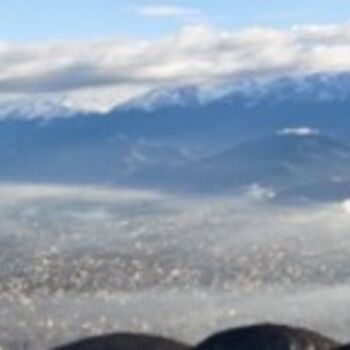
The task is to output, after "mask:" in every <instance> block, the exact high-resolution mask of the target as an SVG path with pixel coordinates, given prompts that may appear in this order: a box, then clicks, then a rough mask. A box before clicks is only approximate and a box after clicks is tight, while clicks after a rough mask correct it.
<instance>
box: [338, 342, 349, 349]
mask: <svg viewBox="0 0 350 350" xmlns="http://www.w3.org/2000/svg"><path fill="white" fill-rule="evenodd" d="M337 350H350V343H349V344H346V345H342V346H339V347H338V348H337Z"/></svg>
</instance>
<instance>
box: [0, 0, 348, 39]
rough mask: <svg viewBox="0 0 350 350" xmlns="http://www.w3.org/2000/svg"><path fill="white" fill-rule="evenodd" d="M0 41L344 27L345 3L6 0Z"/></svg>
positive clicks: (292, 0)
mask: <svg viewBox="0 0 350 350" xmlns="http://www.w3.org/2000/svg"><path fill="white" fill-rule="evenodd" d="M0 14H1V21H0V37H1V39H2V40H4V41H11V42H17V43H30V42H42V41H52V40H66V39H75V40H76V39H78V40H79V39H90V38H97V37H136V38H157V37H161V36H164V35H166V34H169V33H172V32H174V31H176V30H177V29H178V28H180V27H181V26H183V25H186V24H187V25H188V24H199V23H200V24H205V25H209V26H213V27H217V28H224V29H238V28H244V27H250V26H253V25H263V26H271V27H274V28H288V27H291V26H294V25H301V24H330V23H332V24H334V23H343V22H346V21H348V20H349V17H350V1H348V0H321V1H320V0H283V1H280V0H250V1H246V0H230V1H229V0H216V1H213V0H173V1H171V2H167V0H165V2H157V1H155V2H153V1H148V0H134V1H130V0H88V1H86V0H49V1H47V0H11V1H1V2H0Z"/></svg>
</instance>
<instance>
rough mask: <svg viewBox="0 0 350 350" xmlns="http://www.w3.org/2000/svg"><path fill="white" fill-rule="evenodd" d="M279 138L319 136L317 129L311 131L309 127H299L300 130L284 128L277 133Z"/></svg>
mask: <svg viewBox="0 0 350 350" xmlns="http://www.w3.org/2000/svg"><path fill="white" fill-rule="evenodd" d="M277 134H278V135H280V136H288V135H292V136H301V137H303V136H314V135H319V134H320V131H319V130H318V129H312V128H309V127H301V128H285V129H283V130H280V131H278V133H277Z"/></svg>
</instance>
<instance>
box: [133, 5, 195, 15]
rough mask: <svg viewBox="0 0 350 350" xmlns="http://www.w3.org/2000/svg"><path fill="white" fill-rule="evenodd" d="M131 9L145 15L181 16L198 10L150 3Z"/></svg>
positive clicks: (193, 13) (192, 13)
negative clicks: (149, 4) (150, 4)
mask: <svg viewBox="0 0 350 350" xmlns="http://www.w3.org/2000/svg"><path fill="white" fill-rule="evenodd" d="M133 11H134V12H135V13H137V14H139V15H141V16H147V17H178V16H180V17H182V16H188V15H196V14H198V10H195V9H192V8H189V7H180V6H173V5H152V6H139V7H134V8H133Z"/></svg>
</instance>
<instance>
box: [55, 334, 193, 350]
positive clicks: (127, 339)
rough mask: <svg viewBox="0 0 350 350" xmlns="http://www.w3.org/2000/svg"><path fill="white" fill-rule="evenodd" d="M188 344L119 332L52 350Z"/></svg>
mask: <svg viewBox="0 0 350 350" xmlns="http://www.w3.org/2000/svg"><path fill="white" fill-rule="evenodd" d="M188 349H190V347H189V346H187V345H185V344H182V343H180V342H176V341H174V340H170V339H166V338H163V337H159V336H151V335H145V334H132V333H120V334H113V335H105V336H100V337H95V338H89V339H84V340H81V341H78V342H76V343H72V344H70V345H65V346H61V347H57V348H55V349H53V350H188Z"/></svg>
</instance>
